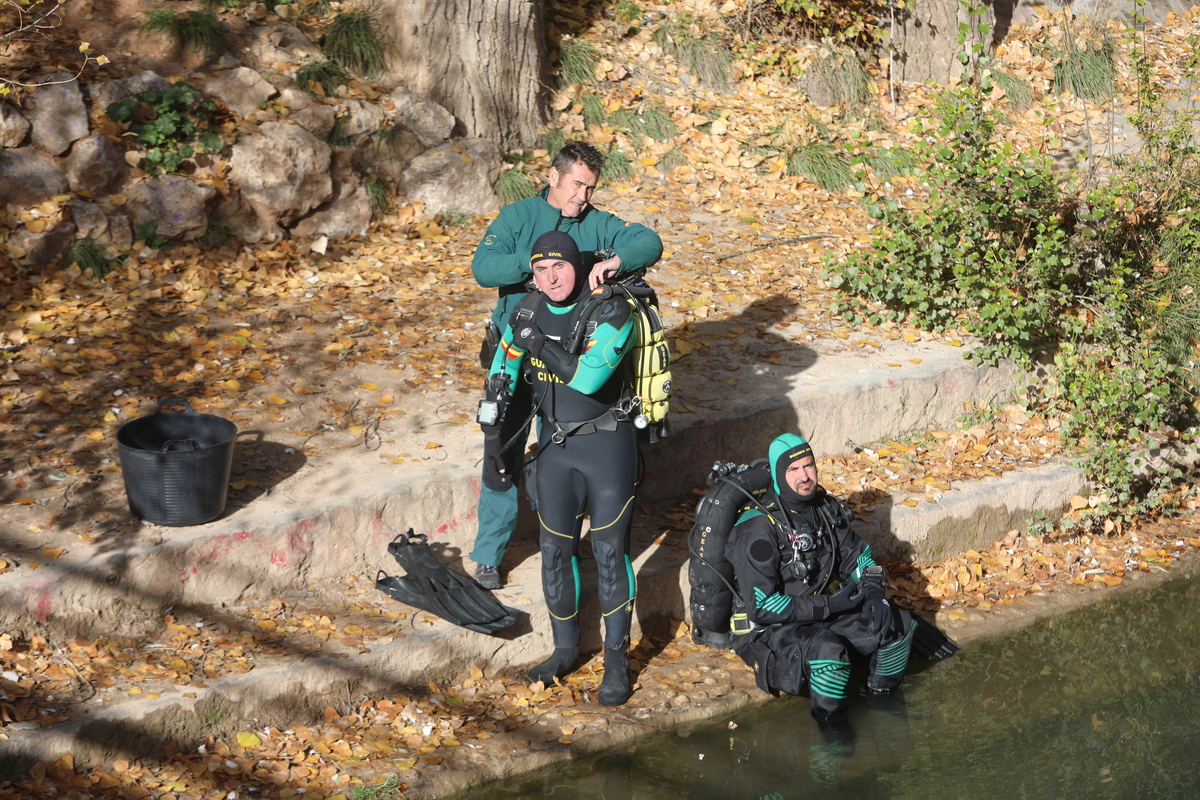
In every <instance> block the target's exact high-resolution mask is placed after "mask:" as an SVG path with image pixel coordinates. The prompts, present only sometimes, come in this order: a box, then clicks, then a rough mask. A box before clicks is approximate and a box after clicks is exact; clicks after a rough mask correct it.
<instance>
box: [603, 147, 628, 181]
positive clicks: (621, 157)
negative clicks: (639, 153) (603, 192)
mask: <svg viewBox="0 0 1200 800" xmlns="http://www.w3.org/2000/svg"><path fill="white" fill-rule="evenodd" d="M631 178H633V159H632V158H630V157H629V156H628V155H626V154H625V153H624V152H623V151H621V150H617V149H613V150H609V151H608V152H607V153H605V154H604V166H603V167H601V169H600V180H602V181H604V182H605V183H620V182H622V181H628V180H630V179H631Z"/></svg>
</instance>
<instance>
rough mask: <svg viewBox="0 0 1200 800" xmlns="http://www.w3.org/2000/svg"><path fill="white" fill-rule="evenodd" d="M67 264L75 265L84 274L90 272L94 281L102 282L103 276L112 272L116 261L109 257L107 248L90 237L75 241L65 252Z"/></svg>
mask: <svg viewBox="0 0 1200 800" xmlns="http://www.w3.org/2000/svg"><path fill="white" fill-rule="evenodd" d="M67 262H68V263H70V264H76V265H78V267H79V268H80V269H81V270H83V271H84V272H91V273H92V277H94V278H95V279H96V280H104V276H105V275H107V274H108V273H110V272H112V271H113V269H114V268H115V267H116V265H117V264H118V259H116V258H114V257H113V256H111V255H109V253H108V250H107V248H105V247H104V245H102V244H100V243H99V242H97V241H96V240H95V239H93V238H92V237H90V236H85V237H83V238H82V239H76V240H75V244H73V245H71V249H70V250H69V251H67Z"/></svg>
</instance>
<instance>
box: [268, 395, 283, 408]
mask: <svg viewBox="0 0 1200 800" xmlns="http://www.w3.org/2000/svg"><path fill="white" fill-rule="evenodd" d="M267 402H268V403H270V404H271V405H273V406H286V405H287V402H288V401H287V400H284V399H283V398H282V397H280V396H279V395H277V394H273V395H271V396H270V397H268V398H267Z"/></svg>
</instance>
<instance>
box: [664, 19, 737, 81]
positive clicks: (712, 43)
mask: <svg viewBox="0 0 1200 800" xmlns="http://www.w3.org/2000/svg"><path fill="white" fill-rule="evenodd" d="M654 41H655V42H657V43H658V46H659V47H661V48H662V49H663V52H664V53H666V54H667V55H669V56H671V57H672V58H674V59H675V61H676V62H677V63H678V64H679V65H680V66H682V67H683V68H684V69H685V70H687V72H688V74H690V75H692V76H693V77H695V78H696V79H697V80H698V81H699V82H700V83H701V84H703V85H704V86H707V87H709V88H711V89H718V90H720V89H728V88H729V83H730V80H729V78H730V73H731V72H732V68H733V61H734V58H735V56H734V52H733V50H732V49H731V48H730V47H729V45H728V44H727V43H726V42H725V41H723V40H722V39H721V37H720V36H719V35H718V34H716V33H714V32H711V31H710V32H709V33H706V34H703V35H701V36H695V35H693V34H692V33H691V31H690V29H689V27H688V26H685V25H663V26H661V27H659V28H657V29H656V30H655V31H654Z"/></svg>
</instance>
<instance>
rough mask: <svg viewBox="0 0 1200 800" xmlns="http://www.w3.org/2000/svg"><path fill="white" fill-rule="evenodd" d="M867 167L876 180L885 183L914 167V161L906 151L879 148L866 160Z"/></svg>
mask: <svg viewBox="0 0 1200 800" xmlns="http://www.w3.org/2000/svg"><path fill="white" fill-rule="evenodd" d="M867 166H869V167H870V168H871V172H872V173H874V175H875V177H876V178H879V179H880V180H885V181H886V180H888V179H889V178H894V177H896V176H897V175H903V174H904V173H905V172H908V171H909V170H910V169H912V168H913V167H914V166H916V159H915V158H914V157H913V155H912V153H910V152H909V151H908V150H889V149H887V148H881V149H880V150H879V151H877V152H876V153H875V154H874V155H872V156H870V157H868V158H867Z"/></svg>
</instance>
